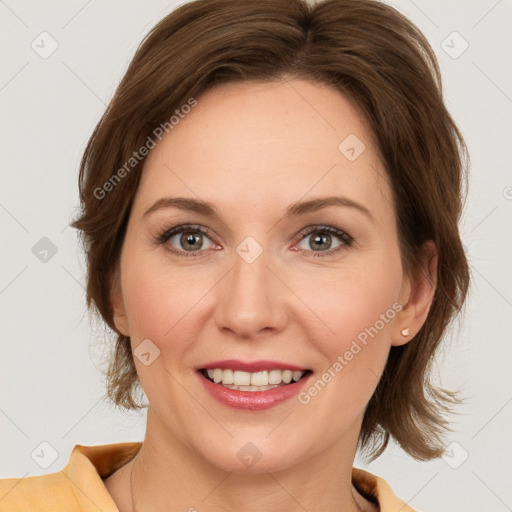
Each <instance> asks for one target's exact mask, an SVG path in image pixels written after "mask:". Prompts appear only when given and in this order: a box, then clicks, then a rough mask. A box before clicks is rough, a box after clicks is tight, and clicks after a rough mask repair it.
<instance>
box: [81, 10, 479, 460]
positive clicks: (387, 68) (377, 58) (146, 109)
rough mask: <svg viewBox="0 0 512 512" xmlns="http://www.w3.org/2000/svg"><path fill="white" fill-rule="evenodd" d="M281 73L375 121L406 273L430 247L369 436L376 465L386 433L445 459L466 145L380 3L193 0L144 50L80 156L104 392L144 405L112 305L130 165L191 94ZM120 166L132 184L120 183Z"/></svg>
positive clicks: (394, 18) (419, 40)
mask: <svg viewBox="0 0 512 512" xmlns="http://www.w3.org/2000/svg"><path fill="white" fill-rule="evenodd" d="M283 77H294V78H302V79H307V80H311V81H314V82H317V83H322V84H327V85H329V86H331V87H334V88H336V89H337V90H339V91H340V92H341V93H342V94H344V95H346V96H347V97H348V98H350V99H351V100H352V101H353V103H354V104H355V105H356V106H357V107H358V108H359V110H360V111H361V112H362V113H363V115H364V116H365V117H366V119H367V120H368V123H369V126H370V127H371V129H372V132H373V135H374V137H375V141H376V144H377V147H378V150H379V152H380V155H381V158H382V160H383V163H384V165H385V168H386V171H387V174H388V177H389V181H390V184H391V188H392V192H393V197H394V205H395V209H396V213H397V221H398V232H399V239H400V247H401V255H402V261H403V265H404V269H405V272H406V273H414V272H415V271H416V269H417V268H419V265H418V263H419V261H420V259H421V258H423V257H424V254H423V252H422V246H423V243H424V242H425V241H426V240H433V241H434V243H435V244H436V246H437V251H438V267H437V286H436V291H435V296H434V300H433V303H432V306H431V309H430V311H429V315H428V317H427V320H426V322H425V324H424V325H423V327H422V328H421V330H420V331H419V333H418V334H417V335H416V336H415V339H414V340H413V341H412V342H409V343H407V344H405V345H403V346H398V347H392V349H391V352H390V354H389V359H388V361H387V365H386V368H385V370H384V373H383V375H382V378H381V380H380V382H379V385H378V387H377V389H376V391H375V393H374V395H373V396H372V398H371V400H370V402H369V404H368V406H367V409H366V413H365V417H364V420H363V425H362V431H361V436H360V446H361V447H362V448H363V449H364V451H365V452H366V454H367V455H368V457H369V458H373V457H376V456H378V455H380V454H381V453H382V451H383V450H384V449H385V447H386V445H387V443H388V441H389V439H390V437H391V436H392V437H394V438H395V439H396V441H397V442H398V443H399V444H400V445H401V446H402V448H403V449H404V450H405V451H407V452H408V453H409V454H410V455H412V456H413V457H415V458H417V459H420V460H426V459H430V458H434V457H437V456H439V455H440V454H441V453H442V437H441V436H442V434H443V432H444V431H445V429H446V428H447V422H446V419H445V417H444V413H446V412H447V411H448V410H450V408H451V405H452V404H453V403H456V401H457V400H456V398H455V396H454V395H453V394H452V393H449V392H447V391H445V390H441V389H438V388H436V387H435V386H433V385H432V384H431V382H430V380H429V375H430V367H431V364H432V360H433V356H434V354H435V352H436V349H437V347H438V345H439V343H440V341H441V338H442V336H443V334H444V332H445V330H446V328H447V327H448V325H449V324H450V323H451V321H452V320H453V319H454V318H455V316H456V314H457V313H458V312H460V310H461V309H462V306H463V304H464V300H465V297H466V294H467V290H468V285H469V271H468V264H467V261H466V257H465V254H464V249H463V246H462V243H461V240H460V236H459V231H458V221H459V218H460V215H461V210H462V204H463V199H464V191H465V184H466V183H465V179H466V173H465V170H466V168H467V165H466V164H467V150H466V147H465V144H464V141H463V138H462V136H461V134H460V132H459V130H458V129H457V127H456V125H455V124H454V122H453V120H452V118H451V116H450V114H449V113H448V112H447V110H446V108H445V105H444V103H443V98H442V90H441V78H440V72H439V68H438V64H437V61H436V57H435V55H434V52H433V51H432V48H431V47H430V45H429V43H428V42H427V40H426V39H425V37H424V36H423V35H422V33H421V32H420V31H419V30H418V29H417V28H416V27H415V26H414V25H413V24H412V23H411V22H410V21H409V20H407V19H406V18H405V17H404V16H403V15H401V14H400V13H399V12H397V11H396V10H395V9H393V8H392V7H389V6H387V5H385V4H383V3H381V2H378V1H374V0H325V1H320V2H319V3H316V4H313V3H310V2H308V0H255V1H239V0H195V1H192V2H190V3H187V4H184V5H182V6H180V7H179V8H177V9H176V10H175V11H173V12H172V13H170V14H169V15H168V16H166V17H165V18H164V19H162V20H161V21H160V22H159V23H158V24H157V25H156V26H155V27H154V28H153V29H152V30H151V32H150V33H149V34H148V35H147V36H146V38H145V39H144V41H143V42H142V43H141V45H140V46H139V48H138V50H137V52H136V54H135V56H134V58H133V60H132V61H131V64H130V66H129V68H128V70H127V71H126V73H125V75H124V77H123V78H122V80H121V82H120V84H119V86H118V88H117V90H116V92H115V95H114V97H113V99H112V101H111V102H110V104H109V106H108V108H107V110H106V112H105V114H104V115H103V117H102V118H101V120H100V122H99V123H98V125H97V126H96V128H95V130H94V133H93V134H92V136H91V138H90V140H89V142H88V145H87V148H86V150H85V153H84V155H83V158H82V161H81V166H80V177H79V186H80V199H81V208H82V211H81V215H80V217H79V218H78V219H77V220H76V221H75V222H74V223H73V226H74V227H76V228H77V229H79V230H81V232H82V237H83V242H84V247H85V252H86V255H87V264H88V277H87V304H88V306H89V307H90V308H94V309H95V310H96V311H97V312H99V313H100V315H101V316H102V317H103V319H104V320H105V322H106V323H107V324H108V325H109V326H110V328H111V329H113V330H114V331H115V332H116V333H117V341H116V345H115V352H114V354H113V357H112V359H111V360H110V365H109V368H108V371H107V372H106V376H107V383H108V389H107V396H108V397H109V398H110V399H111V400H112V401H113V402H114V403H115V404H116V405H118V406H120V407H124V408H128V409H132V408H138V407H143V406H144V405H141V404H140V403H137V400H136V399H135V394H134V393H136V392H137V393H140V391H141V390H140V384H139V382H138V377H137V373H136V369H135V364H134V361H133V356H132V353H131V348H130V339H129V338H127V337H125V336H123V335H122V334H121V333H119V332H118V331H117V330H116V327H115V325H114V322H113V311H112V307H111V303H110V291H111V285H112V277H113V273H114V271H115V268H116V265H117V263H118V260H119V256H120V251H121V248H122V244H123V240H124V235H125V231H126V225H127V221H128V217H129V214H130V209H131V205H132V202H133V198H134V196H135V193H136V191H137V188H138V185H139V181H140V177H141V172H142V168H143V163H144V159H141V160H140V161H137V162H135V163H134V165H133V167H132V168H130V169H127V168H126V162H127V161H129V159H130V158H131V157H132V155H133V152H134V151H136V150H137V149H138V148H140V147H142V146H143V145H144V144H145V143H146V142H147V140H148V137H149V136H150V135H151V134H152V133H153V131H154V129H155V127H157V126H159V125H163V124H164V123H166V122H168V120H169V118H170V116H171V115H172V113H173V112H175V110H176V109H179V108H180V107H181V106H182V105H184V104H186V103H187V102H188V100H189V99H190V98H198V97H199V95H200V94H201V93H203V92H205V91H206V90H208V89H211V88H212V87H214V86H215V85H217V84H223V83H228V82H236V81H251V80H252V81H276V80H282V79H283ZM123 166H124V169H125V171H126V172H124V173H122V174H123V179H119V180H117V181H115V182H113V181H112V179H113V177H114V176H115V175H116V176H117V177H118V178H119V177H120V174H119V173H120V170H121V169H122V168H123ZM128 172H129V176H126V177H125V175H126V174H127V173H128ZM116 173H117V174H116ZM107 183H110V185H109V186H108V185H106V184H107ZM99 190H100V191H102V192H101V193H99V192H98V191H99ZM106 190H108V194H106V193H105V191H106ZM100 196H101V197H100ZM103 196H105V197H103ZM140 396H142V395H140Z"/></svg>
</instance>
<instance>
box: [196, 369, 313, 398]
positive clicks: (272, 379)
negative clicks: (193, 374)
mask: <svg viewBox="0 0 512 512" xmlns="http://www.w3.org/2000/svg"><path fill="white" fill-rule="evenodd" d="M202 371H203V375H204V376H205V377H206V378H207V379H209V380H210V381H211V382H214V383H215V384H220V385H221V386H224V387H226V388H229V389H234V390H237V391H252V392H254V391H266V390H269V389H273V388H276V387H279V386H285V385H287V384H290V382H292V381H293V382H298V381H299V380H300V379H301V378H302V377H303V376H304V375H305V374H306V373H307V370H306V371H302V370H264V371H260V372H253V373H251V372H244V371H239V370H235V371H233V370H229V369H227V370H223V369H222V368H214V369H211V368H210V369H208V370H206V369H203V370H202Z"/></svg>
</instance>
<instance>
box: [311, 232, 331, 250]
mask: <svg viewBox="0 0 512 512" xmlns="http://www.w3.org/2000/svg"><path fill="white" fill-rule="evenodd" d="M329 238H330V236H329V235H317V236H315V238H314V241H313V244H314V245H316V246H317V248H318V246H320V248H321V245H322V243H324V244H327V243H328V242H329ZM330 246H331V244H330V243H328V246H327V247H326V249H328V248H329V247H330Z"/></svg>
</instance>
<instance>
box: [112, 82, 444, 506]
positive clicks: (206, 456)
mask: <svg viewBox="0 0 512 512" xmlns="http://www.w3.org/2000/svg"><path fill="white" fill-rule="evenodd" d="M197 100H198V105H197V106H196V107H195V108H194V109H193V110H192V112H191V113H190V114H188V115H187V116H186V117H185V119H183V120H181V121H180V123H179V125H177V126H175V127H174V129H173V130H172V131H171V132H169V133H168V134H167V135H165V136H164V138H163V140H162V141H161V143H159V144H158V145H157V146H156V148H155V149H153V150H152V151H151V153H150V155H149V156H148V159H147V160H146V162H145V165H144V170H143V176H142V180H141V183H140V186H139V189H138V191H137V195H136V197H135V200H134V204H133V209H132V212H131V216H130V219H129V223H128V228H127V233H126V238H125V241H124V245H123V250H122V254H121V258H120V262H119V267H118V272H117V275H116V276H115V282H114V286H113V292H112V304H113V307H114V312H115V323H116V326H117V328H118V330H119V331H120V332H122V333H123V334H125V335H126V336H130V338H131V342H132V349H135V348H136V347H137V346H138V345H139V344H140V343H141V342H142V340H144V339H150V340H151V341H152V343H154V344H155V345H156V346H157V347H158V349H159V350H160V355H159V357H157V358H156V359H155V360H154V361H153V362H152V364H150V365H148V366H145V365H144V364H142V363H141V362H140V361H139V360H138V358H135V363H136V367H137V372H138V375H139V378H140V381H141V385H142V388H143V389H144V392H145V393H146V395H147V397H148V400H149V403H150V406H149V408H148V415H147V429H146V435H145V439H144V443H143V445H142V448H141V450H140V452H139V454H138V456H137V457H136V458H135V459H134V460H133V461H131V462H129V463H128V464H126V465H125V466H123V467H122V468H121V469H119V470H118V471H117V472H115V473H114V474H113V475H111V476H110V477H109V478H107V479H106V480H105V484H106V486H107V489H108V490H109V491H110V493H111V495H112V497H113V498H114V501H115V502H116V504H117V506H118V508H119V510H120V511H121V512H129V511H131V510H132V505H131V498H130V471H131V470H132V466H133V464H135V466H134V468H133V469H134V471H133V492H134V497H135V504H136V508H137V510H153V511H164V510H165V511H168V510H183V511H185V510H189V509H191V507H195V508H196V509H197V510H208V511H211V512H214V511H217V510H219V511H220V510H222V511H235V510H245V511H246V512H252V511H261V510H272V511H276V512H278V511H283V512H284V511H286V512H290V511H299V510H300V511H303V510H304V509H306V510H329V511H338V510H339V511H345V512H354V511H356V510H376V509H375V508H373V507H372V506H371V504H370V503H369V502H367V501H366V500H365V499H363V498H362V497H361V496H360V495H359V494H358V493H357V492H356V491H355V490H354V489H353V488H352V487H351V468H352V464H353V461H354V456H355V452H356V446H357V442H358V438H359V433H360V428H361V422H362V419H363V414H364V409H365V406H366V405H367V403H368V401H369V399H370V397H371V396H372V394H373V392H374V390H375V387H376V385H377V383H378V380H379V377H380V376H381V374H382V371H383V368H384V366H385V362H386V358H387V355H388V352H389V350H390V348H391V346H393V345H400V344H404V343H407V342H409V341H410V340H411V338H412V337H413V336H414V335H415V334H416V333H417V332H418V330H419V329H420V327H421V325H422V324H423V322H424V321H425V319H426V316H427V313H428V309H429V307H430V304H431V302H432V298H433V293H434V288H435V282H434V280H432V281H430V282H429V281H427V280H425V279H420V278H416V279H413V278H409V277H407V276H406V275H405V274H404V272H403V269H402V263H401V258H400V248H399V243H398V238H397V229H396V218H395V210H394V206H393V203H392V200H391V197H392V196H391V190H390V186H389V184H388V182H387V179H386V174H385V171H384V167H383V164H382V162H381V160H380V158H379V155H378V153H377V151H376V149H375V148H376V147H375V144H374V142H373V139H372V136H371V133H370V131H369V129H368V127H367V125H366V123H365V121H364V119H363V118H362V116H361V115H360V113H359V112H358V110H357V109H356V108H355V107H354V106H353V104H352V103H351V102H350V101H349V100H348V99H347V98H346V97H344V96H343V95H342V94H341V93H340V92H338V91H336V90H335V89H332V88H330V87H328V86H325V85H321V84H317V83H313V82H309V81H305V80H301V79H292V80H289V81H286V80H283V81H281V82H271V83H270V82H266V83H256V82H245V83H242V84H225V85H222V86H220V87H217V88H214V89H212V90H210V91H208V92H207V93H205V94H204V95H202V96H201V97H200V98H197ZM349 134H356V135H357V137H358V138H359V139H360V140H361V141H362V142H363V143H364V144H365V146H366V149H365V150H364V151H363V153H362V154H361V155H360V156H359V157H358V158H357V159H356V160H355V161H349V160H348V159H347V158H346V157H345V156H344V155H343V154H342V153H341V152H340V150H339V149H338V145H339V144H340V142H341V141H343V140H344V139H345V138H346V137H347V136H348V135H349ZM335 194H338V195H343V196H344V197H347V198H349V199H351V200H352V201H356V202H358V203H360V204H361V205H363V206H364V207H365V208H366V209H368V211H369V213H370V215H371V218H370V216H367V215H365V214H364V213H362V212H360V211H358V210H357V209H356V208H352V207H347V206H343V207H339V206H330V207H327V208H324V209H321V210H319V211H316V212H310V213H307V214H305V215H301V216H297V217H291V218H285V217H284V216H283V215H284V210H285V208H286V207H287V206H288V205H290V204H292V203H295V202H297V201H301V200H302V201H304V200H309V199H313V198H318V197H323V196H332V195H335ZM168 196H180V197H187V198H194V199H198V198H200V199H202V200H205V201H208V202H211V203H212V204H213V205H215V206H216V207H217V209H218V210H219V212H220V215H221V220H217V219H214V218H209V217H207V216H205V215H203V214H199V213H194V212H186V211H182V210H179V209H177V208H173V207H170V208H161V209H157V210H155V211H153V212H151V213H149V214H147V215H144V213H145V212H146V211H147V210H148V209H149V208H150V207H151V206H153V205H154V204H155V203H156V202H157V201H158V200H159V199H161V198H163V197H168ZM187 222H190V223H192V224H197V225H200V226H203V227H205V228H206V227H208V228H210V230H211V231H210V233H209V235H204V236H203V238H202V242H203V245H202V246H201V242H199V246H200V248H199V249H195V251H196V252H198V251H199V252H202V254H201V255H200V256H198V257H180V256H178V255H177V254H174V253H172V252H171V251H170V250H169V248H174V249H175V250H177V251H181V253H182V254H183V253H185V254H189V253H190V251H191V249H190V248H189V246H188V245H186V239H185V246H184V245H183V244H180V238H182V236H181V234H178V235H175V236H174V237H173V238H171V239H170V240H168V241H167V242H166V243H163V244H161V243H158V237H159V235H160V234H161V233H162V232H164V231H166V230H168V229H170V228H172V227H174V226H178V225H180V224H184V223H187ZM308 226H319V229H320V227H321V226H333V227H336V228H338V229H341V230H343V231H345V232H347V233H348V234H349V235H350V236H351V237H353V239H354V243H353V244H352V245H351V246H348V245H345V244H344V243H343V240H340V239H338V238H337V237H336V235H331V237H329V235H327V242H324V244H323V245H322V244H320V248H318V246H315V245H314V241H315V235H318V234H319V233H318V232H316V233H315V232H312V233H311V236H306V237H305V238H303V239H302V240H301V239H300V235H299V236H298V237H297V234H298V233H299V231H300V230H302V229H303V228H306V227H308ZM197 235H199V236H200V237H201V233H197ZM247 236H251V237H253V238H254V239H255V240H256V241H257V242H258V243H259V245H260V246H261V247H262V249H263V252H262V254H261V255H260V256H259V257H258V258H257V259H256V260H255V261H254V262H252V263H250V264H249V263H247V262H246V261H244V259H242V258H241V257H240V256H239V255H238V254H237V252H236V248H237V246H238V245H239V244H240V242H242V240H244V239H245V238H246V237H247ZM182 242H183V240H182ZM329 242H330V243H331V246H330V247H329ZM334 247H339V248H340V250H338V251H337V252H335V253H334V254H331V255H329V256H323V257H315V254H318V253H321V252H322V251H323V252H325V251H326V250H328V249H329V248H334ZM187 249H188V252H187ZM297 249H299V250H297ZM427 249H428V251H430V254H431V256H433V258H431V266H430V268H427V266H425V268H424V269H420V270H421V271H422V272H424V273H425V272H427V271H430V273H431V275H434V276H435V257H434V256H435V248H434V247H433V245H432V244H429V245H428V246H426V250H427ZM396 303H399V304H400V305H401V306H402V308H403V309H402V310H401V311H400V312H399V313H397V314H396V316H394V318H393V319H391V320H390V321H389V322H388V323H386V324H385V326H384V328H382V329H381V330H380V331H379V333H378V335H376V336H374V337H373V338H370V340H369V342H368V344H367V345H366V346H364V347H363V348H362V350H361V351H360V352H358V353H357V355H355V356H354V358H353V359H352V360H351V361H350V362H349V363H348V364H347V365H346V366H345V367H344V368H343V370H342V371H341V372H339V373H338V374H337V375H336V377H335V378H333V379H332V380H331V382H329V383H328V385H326V386H325V388H324V389H322V390H321V392H319V393H318V394H317V396H315V397H312V398H311V400H310V401H309V403H307V404H305V405H304V404H301V403H299V401H298V400H297V399H296V398H292V399H290V400H287V401H286V402H284V403H281V404H279V405H278V406H276V407H274V408H271V409H269V410H265V411H240V410H234V409H231V408H229V407H227V406H225V405H222V404H220V403H219V402H217V401H216V400H215V399H213V398H212V397H211V396H210V395H209V394H208V393H207V392H206V391H205V390H204V389H203V386H202V385H201V382H200V380H199V378H198V376H197V373H196V371H195V368H196V367H197V366H198V365H201V364H205V363H207V362H209V361H214V360H219V359H241V360H245V361H253V360H256V359H273V360H278V361H283V362H289V363H291V364H296V365H298V366H301V367H306V368H310V369H311V370H313V372H314V375H313V377H312V381H311V382H314V381H315V380H316V379H317V378H318V377H319V376H320V375H322V373H323V372H325V371H326V370H327V369H328V368H329V367H331V366H332V365H333V363H334V362H335V361H336V360H337V357H338V356H339V355H343V354H344V353H345V352H346V351H347V350H348V349H349V348H350V346H351V343H352V341H353V340H354V339H356V338H357V336H358V334H359V333H361V332H362V331H364V329H365V328H368V327H370V326H373V325H374V324H375V322H376V321H377V320H378V319H379V315H381V314H384V313H385V312H386V311H387V310H389V309H390V308H391V307H392V305H393V304H396ZM405 327H409V329H410V335H409V336H407V337H404V336H402V335H401V333H400V332H401V330H402V329H403V328H405ZM413 342H414V341H413ZM248 442H251V443H253V444H254V445H255V446H256V447H257V448H258V450H259V451H260V453H261V459H260V460H259V461H258V462H257V463H256V464H255V465H254V466H253V467H252V468H248V467H246V466H245V465H244V464H243V462H242V461H241V460H240V459H239V458H238V456H237V452H238V451H239V450H240V449H241V448H242V447H244V446H245V445H246V443H248ZM203 500H204V501H203Z"/></svg>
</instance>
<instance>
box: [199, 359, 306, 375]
mask: <svg viewBox="0 0 512 512" xmlns="http://www.w3.org/2000/svg"><path fill="white" fill-rule="evenodd" d="M215 368H221V369H223V370H233V371H236V370H238V371H242V372H249V373H253V372H262V371H264V370H301V371H306V370H308V368H304V367H302V366H297V365H295V364H290V363H283V362H281V361H270V360H258V361H239V360H237V359H225V360H223V361H212V362H211V363H205V364H203V365H201V366H198V367H197V369H198V370H202V369H206V370H209V369H212V370H213V369H215Z"/></svg>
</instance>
